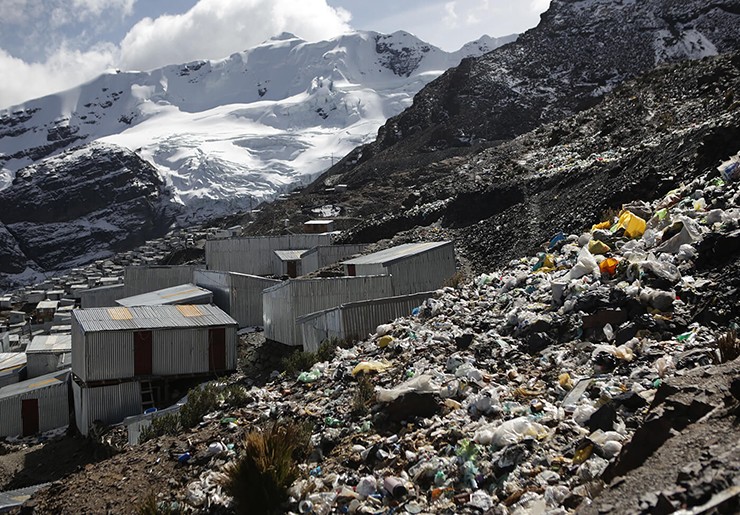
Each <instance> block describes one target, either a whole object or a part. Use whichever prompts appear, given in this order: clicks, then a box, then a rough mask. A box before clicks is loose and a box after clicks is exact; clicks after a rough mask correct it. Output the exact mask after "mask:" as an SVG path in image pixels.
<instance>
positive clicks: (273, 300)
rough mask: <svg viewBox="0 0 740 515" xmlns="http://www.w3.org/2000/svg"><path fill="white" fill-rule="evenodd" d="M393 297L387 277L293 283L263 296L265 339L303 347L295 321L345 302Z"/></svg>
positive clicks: (290, 282)
mask: <svg viewBox="0 0 740 515" xmlns="http://www.w3.org/2000/svg"><path fill="white" fill-rule="evenodd" d="M392 296H393V282H392V278H391V277H390V276H388V275H382V276H367V277H333V278H327V279H290V280H288V281H285V282H283V283H281V284H278V285H276V286H273V287H271V288H268V289H266V290H265V291H264V293H263V297H262V300H263V307H264V324H265V338H267V339H268V340H275V341H277V342H280V343H284V344H286V345H303V336H302V334H301V331H300V329H299V327H298V325H297V324H296V318H298V317H299V316H301V315H307V314H309V313H314V312H316V311H320V310H322V309H327V308H331V307H335V306H339V305H341V304H343V303H345V302H353V301H357V300H367V299H376V298H383V297H392Z"/></svg>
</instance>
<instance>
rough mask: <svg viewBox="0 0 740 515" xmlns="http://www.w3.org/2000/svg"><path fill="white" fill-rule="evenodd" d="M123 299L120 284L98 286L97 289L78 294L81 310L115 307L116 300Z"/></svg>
mask: <svg viewBox="0 0 740 515" xmlns="http://www.w3.org/2000/svg"><path fill="white" fill-rule="evenodd" d="M123 297H124V294H123V285H122V284H114V285H112V286H100V287H99V288H91V289H89V290H86V291H83V292H80V306H81V307H82V308H83V309H87V308H107V307H111V306H117V304H116V300H117V299H122V298H123Z"/></svg>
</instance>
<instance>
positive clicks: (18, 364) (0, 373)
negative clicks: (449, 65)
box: [0, 352, 26, 387]
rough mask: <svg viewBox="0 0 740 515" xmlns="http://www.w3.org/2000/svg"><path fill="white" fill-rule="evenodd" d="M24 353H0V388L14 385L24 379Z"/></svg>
mask: <svg viewBox="0 0 740 515" xmlns="http://www.w3.org/2000/svg"><path fill="white" fill-rule="evenodd" d="M25 374H26V353H25V352H4V353H0V387H3V386H7V385H9V384H15V383H17V382H18V381H21V380H23V379H25V378H26V376H25Z"/></svg>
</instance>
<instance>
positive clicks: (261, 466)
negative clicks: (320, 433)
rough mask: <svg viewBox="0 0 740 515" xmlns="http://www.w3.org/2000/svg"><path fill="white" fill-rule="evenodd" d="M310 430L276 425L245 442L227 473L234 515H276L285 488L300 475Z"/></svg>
mask: <svg viewBox="0 0 740 515" xmlns="http://www.w3.org/2000/svg"><path fill="white" fill-rule="evenodd" d="M309 440H310V431H309V430H308V427H307V426H305V425H301V424H298V423H296V422H287V423H279V422H275V423H272V424H270V425H269V426H267V427H265V428H264V429H262V430H260V429H255V430H253V431H251V432H249V433H248V434H247V436H246V437H245V439H244V453H243V455H242V456H241V458H240V459H239V460H238V461H236V462H235V464H234V465H232V466H231V468H230V469H229V470H228V472H227V479H226V484H225V487H226V491H227V492H228V493H229V495H231V496H232V497H233V498H234V503H235V505H236V512H237V513H244V514H246V513H265V514H270V513H278V512H279V511H281V510H280V506H281V504H282V503H283V502H285V500H286V499H287V498H288V488H289V487H290V485H292V484H293V482H294V481H295V480H296V479H298V477H299V476H300V471H299V469H298V461H297V460H298V459H301V458H303V457H305V455H306V452H307V449H308V444H309Z"/></svg>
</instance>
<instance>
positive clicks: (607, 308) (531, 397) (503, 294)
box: [180, 155, 740, 515]
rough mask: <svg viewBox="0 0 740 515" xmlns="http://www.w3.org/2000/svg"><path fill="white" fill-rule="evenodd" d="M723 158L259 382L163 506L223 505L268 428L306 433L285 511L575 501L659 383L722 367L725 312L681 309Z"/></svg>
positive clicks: (734, 201)
mask: <svg viewBox="0 0 740 515" xmlns="http://www.w3.org/2000/svg"><path fill="white" fill-rule="evenodd" d="M738 163H740V155H738V156H734V157H733V158H732V159H730V160H729V161H728V162H726V163H724V164H723V165H722V166H721V167H720V172H721V174H720V176H717V174H714V175H711V174H709V175H707V176H704V177H701V178H698V179H696V180H694V181H693V182H691V183H690V184H685V185H681V186H680V187H678V188H677V189H675V190H673V191H671V192H670V193H668V194H667V195H666V196H665V197H664V198H662V199H659V200H657V201H655V202H652V203H645V202H632V203H630V204H628V205H625V206H623V207H622V210H621V211H620V212H615V213H613V216H612V215H609V216H606V217H605V219H604V220H600V221H597V222H598V223H596V224H595V225H593V227H592V228H591V230H589V231H587V232H585V233H583V234H563V233H560V232H557V231H556V230H554V231H553V232H554V233H555V234H554V236H553V238H552V239H551V240H550V241H549V242H547V243H546V244H545V245H544V246H543V249H542V252H540V253H538V254H537V255H535V256H532V257H530V258H523V259H520V260H516V261H512V262H511V263H510V264H509V266H508V267H507V268H506V269H504V270H500V271H497V272H494V273H490V274H484V275H480V276H478V277H476V278H475V279H474V280H472V281H471V282H469V283H468V284H466V285H464V286H461V287H459V288H445V289H443V290H440V291H439V292H437V295H436V296H435V297H434V298H430V299H428V300H427V301H425V302H424V304H423V305H422V306H420V307H419V308H417V309H416V310H414V313H413V314H411V315H410V316H409V317H407V318H401V319H397V320H395V321H393V322H392V323H388V324H383V325H381V326H379V327H378V328H377V331H376V333H375V334H373V335H371V336H370V337H369V338H368V339H366V340H365V341H362V342H358V343H356V344H351V345H340V346H339V347H338V348H337V349H336V351H335V354H334V357H333V358H332V359H331V360H329V361H324V362H321V363H318V364H316V365H314V366H313V367H312V368H311V369H310V370H306V371H304V372H303V373H301V374H300V375H298V374H296V375H295V376H290V377H288V376H286V374H285V373H283V374H278V373H277V372H275V373H274V379H272V380H271V381H270V382H268V383H267V385H266V386H253V387H251V389H249V391H248V392H247V398H248V399H249V402H248V403H247V404H246V405H245V406H244V407H240V408H238V409H232V410H227V411H224V412H220V413H214V414H211V415H209V416H208V417H206V420H205V421H204V422H203V424H202V426H203V427H208V428H211V429H208V430H209V431H210V430H212V429H213V427H216V428H217V427H220V428H221V429H219V430H220V431H222V433H224V434H222V435H221V436H220V437H219V440H218V444H219V447H218V448H216V447H215V446H213V447H214V448H213V449H211V447H209V448H208V449H206V448H205V447H204V448H203V449H201V450H200V451H197V452H196V453H195V454H194V456H195V457H197V458H198V459H192V460H190V459H189V457H188V458H186V459H185V460H184V462H183V463H182V464H181V466H183V467H194V466H196V464H197V463H201V464H203V466H202V468H199V469H197V470H194V471H192V473H191V474H189V477H190V478H191V479H190V482H189V483H188V485H187V495H186V496H184V497H183V499H182V501H183V505H182V506H180V508H184V507H185V506H189V507H190V509H192V510H196V511H197V510H203V509H208V510H210V511H212V512H213V511H217V510H219V509H227V510H228V509H231V508H232V507H233V506H232V504H231V501H230V498H229V497H228V496H227V495H224V490H223V488H222V486H221V485H222V482H220V481H219V480H217V479H218V477H221V476H222V474H223V473H224V472H225V471H227V469H228V463H229V462H233V461H234V459H236V458H235V457H236V456H238V455H239V451H240V448H239V446H240V443H239V439H238V438H237V436H238V435H241V434H243V431H244V430H245V428H249V427H253V426H256V425H260V424H262V423H266V422H268V421H274V420H280V419H283V420H285V419H294V420H304V421H309V422H310V423H311V427H312V428H313V429H312V434H311V443H312V444H313V445H312V451H311V453H310V456H309V458H308V459H307V460H306V461H305V462H304V463H301V464H300V468H301V472H302V474H301V475H302V477H301V478H300V479H298V480H297V481H296V482H294V483H293V484H292V485H291V487H290V489H289V495H290V500H289V503H288V505H287V506H286V509H287V510H288V511H290V512H291V513H313V514H317V515H319V514H320V515H325V514H329V513H411V514H415V513H501V514H524V513H534V514H544V513H548V514H559V513H570V512H572V511H573V510H575V509H576V508H579V507H580V508H582V507H583V506H586V505H588V504H589V503H590V500H591V499H593V498H595V497H596V496H598V494H599V493H600V492H601V491H602V489H603V488H604V482H603V480H602V474H603V473H604V472H605V471H606V470H607V468H608V467H609V466H610V464H613V463H615V461H618V459H619V457H620V455H621V454H623V449H625V448H626V447H627V446H628V445H629V442H630V440H631V438H632V437H633V435H634V434H635V431H636V430H638V429H639V428H640V427H641V426H642V425H643V422H644V418H645V415H646V413H647V412H648V411H649V409H650V405H651V402H653V400H654V398H655V396H656V393H657V392H658V391H660V387H661V385H662V384H663V383H664V382H666V381H669V380H670V378H671V377H673V376H675V375H682V374H684V373H686V372H687V371H690V370H692V369H696V368H697V367H703V366H709V365H714V364H718V363H721V362H723V361H725V362H726V361H728V360H729V359H734V358H733V356H724V355H721V352H720V350H719V349H718V346H717V343H716V342H717V339H718V338H719V337H720V336H724V335H725V333H726V332H727V331H728V330H730V329H733V328H737V323H738V322H740V318H739V314H738V305H737V303H735V304H734V305H731V306H729V308H728V309H727V310H726V311H725V312H724V319H722V320H721V321H720V323H716V321H715V322H712V323H702V322H701V320H704V319H705V318H706V317H703V318H702V317H700V316H698V315H699V311H700V309H699V308H698V307H697V305H696V303H695V302H694V300H695V299H699V298H702V295H703V293H702V292H704V291H709V290H712V289H714V290H712V291H715V290H716V289H717V288H718V285H716V284H713V283H712V279H710V278H706V277H704V276H705V275H707V274H700V273H697V272H698V270H697V267H696V263H697V261H698V260H700V259H702V254H703V253H704V252H705V250H706V251H707V252H709V251H710V250H711V249H715V250H716V245H717V242H718V241H720V242H721V241H724V240H728V241H729V240H733V241H736V242H738V241H740V191H739V190H740V188H739V186H740V178H739V177H738V174H737V170H738ZM707 241H712V242H713V243H712V247H711V249H710V250H707V249H709V247H707V246H706V245H705V243H706V242H707ZM736 248H737V247H736ZM715 250H711V251H712V252H714V251H715ZM244 379H245V380H246V378H244ZM237 380H239V379H238V378H237ZM705 414H706V411H705V412H702V413H701V415H705ZM211 426H213V427H211ZM229 434H230V435H231V436H229ZM234 442H236V447H234V446H232V445H231V443H234ZM209 452H210V453H211V454H209ZM201 455H202V456H201ZM211 456H215V457H216V458H218V459H217V460H216V461H208V460H213V459H216V458H211ZM224 456H227V458H224ZM647 511H650V510H649V509H647Z"/></svg>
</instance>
